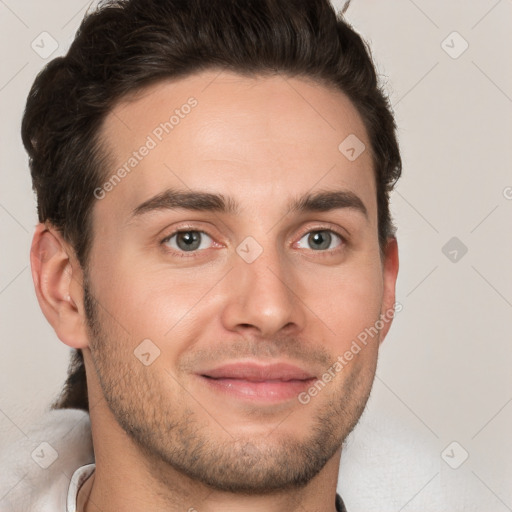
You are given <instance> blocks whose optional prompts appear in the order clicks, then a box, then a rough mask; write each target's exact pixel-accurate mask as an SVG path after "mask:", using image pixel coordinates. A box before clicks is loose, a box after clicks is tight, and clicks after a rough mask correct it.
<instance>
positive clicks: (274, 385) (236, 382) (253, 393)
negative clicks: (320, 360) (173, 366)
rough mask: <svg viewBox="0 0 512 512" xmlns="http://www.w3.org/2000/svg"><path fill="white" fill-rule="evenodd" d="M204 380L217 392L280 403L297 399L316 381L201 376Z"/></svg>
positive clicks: (246, 398)
mask: <svg viewBox="0 0 512 512" xmlns="http://www.w3.org/2000/svg"><path fill="white" fill-rule="evenodd" d="M201 378H202V380H203V381H204V382H205V383H206V384H207V385H208V386H209V387H210V388H211V389H214V390H215V391H219V392H221V393H227V394H229V395H232V396H234V397H238V398H242V399H245V400H253V401H267V402H279V401H283V400H289V399H291V398H297V396H298V395H299V394H300V393H302V392H303V391H305V390H306V389H307V388H308V387H309V386H311V384H312V383H313V382H314V381H315V379H314V378H312V379H308V380H289V381H280V380H266V381H263V382H254V381H248V380H242V379H212V378H210V377H204V376H201Z"/></svg>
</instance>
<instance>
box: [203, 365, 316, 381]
mask: <svg viewBox="0 0 512 512" xmlns="http://www.w3.org/2000/svg"><path fill="white" fill-rule="evenodd" d="M203 375H204V376H205V377H210V378H212V379H239V380H247V381H250V382H264V381H269V380H275V381H282V382H287V381H290V380H309V379H313V378H314V375H311V374H310V373H308V372H307V371H305V370H302V369H301V368H299V367H297V366H293V365H290V364H286V363H274V364H269V365H258V364H253V363H232V364H226V365H223V366H219V367H218V368H214V369H212V370H207V371H206V372H204V373H203Z"/></svg>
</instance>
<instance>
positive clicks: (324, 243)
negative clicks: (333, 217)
mask: <svg viewBox="0 0 512 512" xmlns="http://www.w3.org/2000/svg"><path fill="white" fill-rule="evenodd" d="M303 240H306V242H305V243H307V244H310V248H311V249H313V250H314V251H326V250H329V249H335V248H336V247H339V246H340V245H341V244H342V243H343V241H344V240H343V238H342V237H341V235H338V234H337V233H335V232H334V231H332V230H330V229H321V230H316V231H309V232H308V233H306V234H305V235H304V236H303V237H302V238H301V239H300V240H299V242H298V243H299V244H300V243H301V242H302V241H303ZM333 242H334V243H335V245H332V244H333ZM336 242H337V243H336Z"/></svg>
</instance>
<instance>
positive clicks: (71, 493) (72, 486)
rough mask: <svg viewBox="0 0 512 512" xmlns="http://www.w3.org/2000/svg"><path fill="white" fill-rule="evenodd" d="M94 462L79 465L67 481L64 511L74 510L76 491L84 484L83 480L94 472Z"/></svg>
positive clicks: (71, 511)
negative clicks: (68, 481) (69, 480)
mask: <svg viewBox="0 0 512 512" xmlns="http://www.w3.org/2000/svg"><path fill="white" fill-rule="evenodd" d="M95 468H96V464H86V465H85V466H81V467H79V468H78V469H77V470H76V471H75V472H74V473H73V476H72V477H71V482H70V483H69V489H68V497H67V502H66V512H76V504H77V498H78V491H79V490H80V487H82V485H84V483H85V481H86V480H87V479H88V478H89V477H90V476H91V475H92V474H93V473H94V470H95Z"/></svg>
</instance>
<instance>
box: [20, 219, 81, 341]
mask: <svg viewBox="0 0 512 512" xmlns="http://www.w3.org/2000/svg"><path fill="white" fill-rule="evenodd" d="M73 256H74V253H73V251H72V249H71V248H70V247H69V245H68V244H67V243H66V242H65V241H64V240H63V238H62V236H61V235H60V233H59V232H58V231H57V230H55V229H53V228H51V227H48V226H46V225H45V224H38V225H37V227H36V230H35V233H34V237H33V239H32V247H31V250H30V265H31V268H32V279H33V281H34V287H35V291H36V295H37V300H38V302H39V306H40V307H41V310H42V312H43V314H44V316H45V317H46V319H47V320H48V322H49V323H50V324H51V325H52V327H53V328H54V330H55V332H56V334H57V336H58V337H59V339H60V340H61V341H62V342H63V343H65V344H66V345H68V346H70V347H73V348H85V347H87V346H88V344H89V343H88V339H87V333H86V331H85V328H84V326H85V325H86V323H85V318H84V312H83V311H84V309H83V304H82V302H83V301H82V297H83V288H82V271H81V268H80V265H79V264H78V262H77V261H76V259H75V258H74V257H73Z"/></svg>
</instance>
